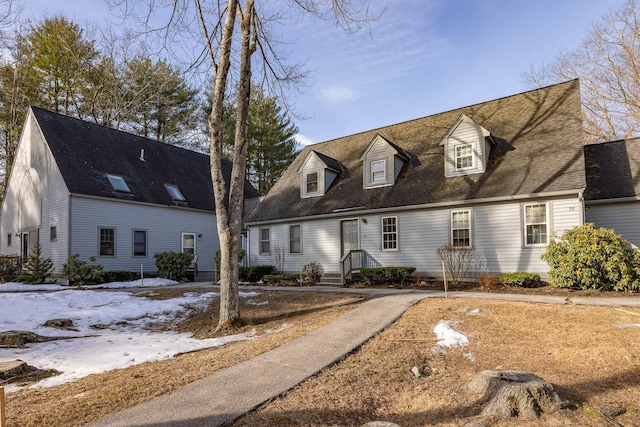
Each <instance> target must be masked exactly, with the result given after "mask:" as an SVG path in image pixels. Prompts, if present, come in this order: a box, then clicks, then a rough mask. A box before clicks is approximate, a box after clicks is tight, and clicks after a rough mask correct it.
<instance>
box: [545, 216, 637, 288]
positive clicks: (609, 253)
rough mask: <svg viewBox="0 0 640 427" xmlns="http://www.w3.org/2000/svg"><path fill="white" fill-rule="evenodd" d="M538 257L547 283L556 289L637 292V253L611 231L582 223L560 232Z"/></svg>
mask: <svg viewBox="0 0 640 427" xmlns="http://www.w3.org/2000/svg"><path fill="white" fill-rule="evenodd" d="M541 258H542V259H543V260H544V261H546V262H547V263H548V264H549V267H550V270H549V283H550V284H551V285H553V286H557V287H560V288H573V289H599V290H602V291H609V290H613V291H637V290H639V289H640V254H639V253H638V250H637V249H633V248H632V247H631V246H630V245H629V243H628V242H627V241H625V240H624V239H623V238H622V237H621V236H620V235H618V234H616V233H615V232H614V231H613V230H610V229H606V228H595V227H594V226H593V224H584V225H580V226H577V227H574V228H572V229H570V230H567V231H565V232H564V234H563V235H562V237H561V238H560V240H558V241H553V242H551V243H550V244H549V246H548V247H547V249H546V250H545V252H544V253H543V254H542V256H541Z"/></svg>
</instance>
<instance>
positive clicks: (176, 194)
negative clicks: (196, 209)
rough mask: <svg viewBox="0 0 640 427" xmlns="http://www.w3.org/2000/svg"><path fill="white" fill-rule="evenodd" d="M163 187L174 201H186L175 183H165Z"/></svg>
mask: <svg viewBox="0 0 640 427" xmlns="http://www.w3.org/2000/svg"><path fill="white" fill-rule="evenodd" d="M164 188H166V189H167V192H168V193H169V195H170V196H171V198H172V199H173V200H175V201H178V202H186V201H187V199H185V198H184V196H183V195H182V192H181V191H180V189H179V188H178V186H177V185H173V184H165V185H164Z"/></svg>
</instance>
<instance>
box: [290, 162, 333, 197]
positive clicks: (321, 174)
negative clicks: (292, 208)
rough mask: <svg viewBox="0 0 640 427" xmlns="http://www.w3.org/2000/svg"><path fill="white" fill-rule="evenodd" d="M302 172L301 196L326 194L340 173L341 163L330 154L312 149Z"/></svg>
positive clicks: (300, 169) (302, 167)
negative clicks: (326, 154)
mask: <svg viewBox="0 0 640 427" xmlns="http://www.w3.org/2000/svg"><path fill="white" fill-rule="evenodd" d="M298 173H300V197H301V198H303V199H306V198H309V197H318V196H322V195H324V194H325V193H326V192H327V190H329V187H331V184H333V181H334V180H335V179H336V178H337V177H338V175H340V173H341V168H340V163H338V161H337V160H335V159H332V158H331V157H329V156H325V155H324V154H321V153H318V152H317V151H314V150H311V152H310V153H309V155H308V156H307V158H306V160H305V161H304V163H303V164H302V166H301V167H300V168H299V169H298Z"/></svg>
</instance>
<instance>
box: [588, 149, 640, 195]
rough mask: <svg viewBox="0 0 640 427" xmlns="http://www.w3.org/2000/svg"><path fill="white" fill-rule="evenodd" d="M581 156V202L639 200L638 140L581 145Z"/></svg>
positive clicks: (639, 167) (639, 164) (639, 159)
mask: <svg viewBox="0 0 640 427" xmlns="http://www.w3.org/2000/svg"><path fill="white" fill-rule="evenodd" d="M584 154H585V164H586V169H587V191H586V192H585V200H588V201H594V200H610V199H621V198H627V197H632V198H635V197H638V196H640V138H633V139H625V140H620V141H613V142H605V143H601V144H590V145H585V147H584Z"/></svg>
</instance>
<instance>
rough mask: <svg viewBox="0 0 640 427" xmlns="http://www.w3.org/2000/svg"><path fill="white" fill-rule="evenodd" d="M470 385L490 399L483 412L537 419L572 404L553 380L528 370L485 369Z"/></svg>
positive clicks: (472, 390) (476, 392) (475, 391)
mask: <svg viewBox="0 0 640 427" xmlns="http://www.w3.org/2000/svg"><path fill="white" fill-rule="evenodd" d="M467 388H468V390H469V391H470V392H471V393H473V394H480V395H482V397H481V399H480V400H481V402H485V401H486V402H487V404H486V405H485V407H484V409H483V410H482V415H498V416H501V417H508V418H509V417H522V418H528V419H537V418H538V417H540V414H542V413H543V412H544V413H552V412H555V411H558V410H559V409H563V408H567V407H569V406H570V403H569V402H568V401H567V400H565V399H563V398H561V397H560V395H558V393H557V392H556V391H555V390H554V388H553V386H552V385H551V384H549V383H548V382H546V381H545V380H543V379H542V378H540V377H538V376H536V375H533V374H530V373H527V372H518V371H482V372H480V373H479V374H478V375H477V376H476V377H475V379H474V380H473V381H472V382H471V383H470V384H469V385H468V386H467Z"/></svg>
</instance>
